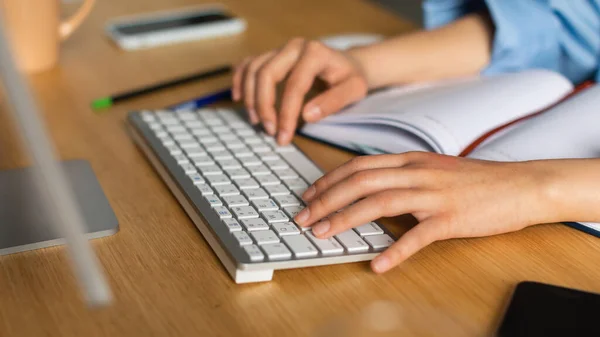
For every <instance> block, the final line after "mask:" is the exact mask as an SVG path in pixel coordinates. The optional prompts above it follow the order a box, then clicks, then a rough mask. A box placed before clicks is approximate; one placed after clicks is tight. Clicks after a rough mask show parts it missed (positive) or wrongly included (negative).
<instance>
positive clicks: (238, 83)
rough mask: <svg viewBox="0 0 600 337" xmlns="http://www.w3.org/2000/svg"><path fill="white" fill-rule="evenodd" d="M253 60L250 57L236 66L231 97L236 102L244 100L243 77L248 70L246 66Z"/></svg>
mask: <svg viewBox="0 0 600 337" xmlns="http://www.w3.org/2000/svg"><path fill="white" fill-rule="evenodd" d="M251 59H252V58H250V57H246V58H245V59H243V60H242V62H240V63H239V64H238V65H236V66H235V70H234V72H233V79H232V83H231V86H232V88H231V96H232V98H233V100H234V101H236V102H237V101H239V100H240V98H242V93H241V91H242V77H243V74H244V71H245V69H246V66H247V65H248V63H250V60H251Z"/></svg>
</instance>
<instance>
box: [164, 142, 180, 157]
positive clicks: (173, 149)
mask: <svg viewBox="0 0 600 337" xmlns="http://www.w3.org/2000/svg"><path fill="white" fill-rule="evenodd" d="M165 147H166V148H167V151H169V153H170V154H171V155H172V156H176V155H178V154H181V153H182V151H181V148H179V146H177V145H175V144H172V145H169V146H165Z"/></svg>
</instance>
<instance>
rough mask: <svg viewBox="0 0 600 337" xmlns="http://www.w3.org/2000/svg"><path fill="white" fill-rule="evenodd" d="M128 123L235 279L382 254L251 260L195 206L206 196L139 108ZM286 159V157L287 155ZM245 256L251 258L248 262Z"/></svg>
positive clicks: (240, 280)
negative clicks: (185, 182)
mask: <svg viewBox="0 0 600 337" xmlns="http://www.w3.org/2000/svg"><path fill="white" fill-rule="evenodd" d="M127 124H128V131H129V133H130V135H131V137H132V139H133V140H134V142H135V143H136V144H137V145H138V147H139V148H140V149H141V150H142V151H143V152H144V154H145V156H146V157H147V158H148V160H149V161H150V163H151V164H152V166H153V167H154V168H155V170H156V171H157V172H158V173H159V175H160V176H161V178H162V180H163V181H164V182H165V184H166V185H167V186H168V187H169V189H170V190H171V192H172V193H173V194H174V195H175V197H176V198H177V200H178V202H179V203H180V204H181V205H182V207H183V208H184V210H185V211H186V213H187V214H188V216H189V217H190V218H191V219H192V221H193V222H194V224H195V226H196V227H197V228H198V230H200V232H201V233H202V235H203V237H204V238H205V239H206V241H207V242H208V243H209V245H210V246H211V248H212V249H213V251H214V252H215V254H216V255H217V256H218V257H219V260H221V263H222V264H223V265H224V267H225V269H226V270H227V271H228V272H229V274H230V275H231V276H232V278H233V279H234V280H235V281H236V283H245V282H258V281H268V280H270V279H271V278H272V274H273V270H279V269H292V268H302V267H312V266H320V265H330V264H338V263H349V262H359V261H368V260H371V259H373V258H374V257H375V256H377V255H378V254H379V252H365V253H360V254H348V253H344V254H342V255H338V256H330V257H317V258H308V259H295V260H287V261H265V262H250V261H249V259H248V258H247V257H246V255H245V252H244V251H243V249H242V248H241V247H238V246H237V244H236V243H235V241H234V239H233V237H232V236H230V235H229V233H228V232H227V233H225V229H223V232H224V233H223V234H227V236H225V235H219V234H218V233H215V228H214V227H213V226H212V225H211V219H208V218H207V217H206V215H204V214H203V213H202V212H201V211H200V210H198V209H197V208H196V206H195V204H200V203H196V202H194V201H192V200H190V198H194V193H196V194H197V196H196V197H197V198H196V199H197V201H201V202H203V203H206V201H204V198H202V196H201V195H200V192H198V191H196V190H195V189H192V187H193V184H187V187H188V188H189V191H186V190H185V188H184V187H182V186H186V184H181V183H179V182H180V181H185V180H187V179H188V177H187V175H185V174H184V173H183V171H182V172H179V171H181V169H180V168H179V165H178V164H177V163H176V162H175V160H174V159H172V158H171V156H170V154H169V153H168V151H167V150H166V149H163V148H162V144H161V143H160V141H159V140H158V139H157V138H156V136H155V135H154V133H153V132H152V130H151V129H150V128H149V127H148V126H147V124H146V123H145V122H144V121H143V120H142V119H141V116H140V114H139V112H131V113H129V116H128V118H127ZM296 149H297V151H298V153H303V152H302V151H301V150H300V149H298V148H297V147H296ZM161 152H164V153H161ZM306 159H307V160H308V161H310V162H311V164H312V165H314V166H315V167H316V165H315V164H314V162H312V160H310V158H308V157H307V156H306ZM284 160H286V158H285V157H284ZM169 161H172V162H173V163H170V164H171V165H169ZM286 161H287V160H286ZM174 168H175V169H176V170H175V169H174ZM173 175H174V176H173ZM178 175H179V177H178ZM307 180H308V179H307ZM311 180H312V179H311ZM206 206H207V208H208V209H210V206H209V205H208V204H207V205H206ZM213 221H214V222H215V223H220V220H219V219H218V218H216V216H215V219H214V220H213ZM380 227H381V228H382V229H383V230H384V233H386V234H388V235H390V236H391V237H392V238H394V236H393V235H392V234H391V233H390V232H389V231H388V230H387V228H385V226H382V225H380ZM228 237H229V239H230V240H229V241H231V242H229V243H227V242H223V241H224V240H223V239H224V238H225V239H226V238H228ZM223 245H225V246H226V247H227V248H225V247H223ZM230 247H235V250H234V249H231V250H230V251H229V252H228V249H229V248H230ZM232 255H233V256H232ZM236 260H237V262H236ZM245 260H248V261H247V262H246V261H245ZM244 272H252V273H253V274H254V275H243V273H244ZM257 272H260V273H261V274H262V275H259V274H256V273H257Z"/></svg>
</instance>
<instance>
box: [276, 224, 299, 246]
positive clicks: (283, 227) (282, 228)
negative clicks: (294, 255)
mask: <svg viewBox="0 0 600 337" xmlns="http://www.w3.org/2000/svg"><path fill="white" fill-rule="evenodd" d="M272 227H273V229H274V230H275V233H277V235H279V236H287V235H298V234H300V230H299V229H298V227H297V226H296V225H294V223H292V222H277V223H274V224H273V226H272ZM293 250H294V249H293V248H292V251H293Z"/></svg>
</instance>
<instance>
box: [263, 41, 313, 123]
mask: <svg viewBox="0 0 600 337" xmlns="http://www.w3.org/2000/svg"><path fill="white" fill-rule="evenodd" d="M303 44H304V40H303V39H300V38H298V39H293V40H291V41H290V42H288V43H287V44H286V45H285V46H284V47H283V49H281V51H279V52H278V53H277V54H276V55H275V56H273V57H272V58H271V59H270V60H269V61H268V62H266V63H265V64H264V65H263V66H262V67H261V68H260V70H259V71H258V74H257V81H256V97H255V99H254V100H255V102H256V108H257V112H258V115H259V116H260V119H261V120H262V121H263V123H268V122H271V123H274V124H277V113H276V111H275V97H276V93H275V89H276V85H277V83H279V82H280V81H282V80H283V79H284V78H285V77H286V76H287V74H288V73H289V71H290V70H291V69H292V68H293V66H294V64H295V63H296V62H297V61H298V58H299V57H300V52H301V51H302V46H303ZM265 129H266V127H265Z"/></svg>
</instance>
